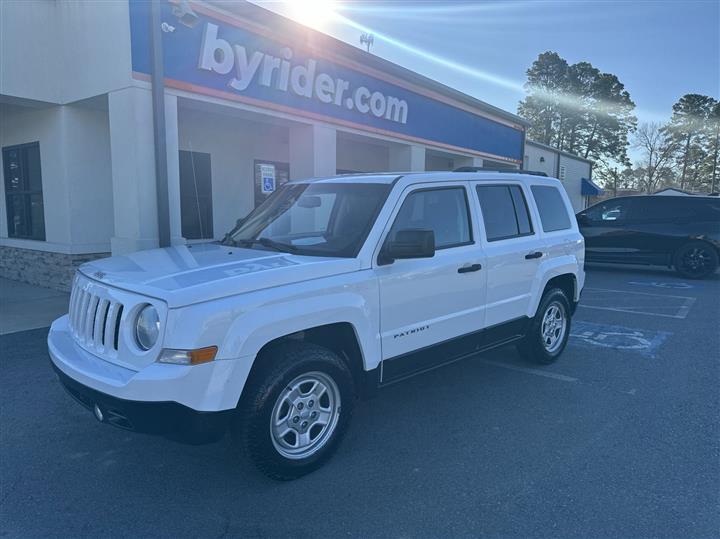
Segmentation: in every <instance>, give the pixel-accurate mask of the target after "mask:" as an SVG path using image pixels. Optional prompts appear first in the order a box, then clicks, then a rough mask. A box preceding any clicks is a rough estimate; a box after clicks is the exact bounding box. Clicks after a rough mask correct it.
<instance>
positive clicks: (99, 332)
mask: <svg viewBox="0 0 720 539" xmlns="http://www.w3.org/2000/svg"><path fill="white" fill-rule="evenodd" d="M109 304H110V301H108V300H106V299H101V300H100V301H99V302H98V306H97V309H96V310H95V327H94V328H93V344H94V345H95V347H96V348H100V347H101V346H102V345H103V338H102V337H103V333H104V332H105V319H106V316H107V309H108V305H109Z"/></svg>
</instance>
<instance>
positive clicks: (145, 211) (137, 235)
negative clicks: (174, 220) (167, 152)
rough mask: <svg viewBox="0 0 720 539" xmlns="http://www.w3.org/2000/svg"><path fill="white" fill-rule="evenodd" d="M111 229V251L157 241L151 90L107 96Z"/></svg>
mask: <svg viewBox="0 0 720 539" xmlns="http://www.w3.org/2000/svg"><path fill="white" fill-rule="evenodd" d="M108 114H109V120H110V156H111V162H112V188H113V215H114V224H115V232H114V235H113V237H112V238H111V239H110V248H111V250H112V254H113V255H119V254H126V253H131V252H133V251H140V250H142V249H152V248H155V247H157V246H158V245H159V238H158V213H157V195H156V191H155V154H154V151H155V144H154V142H153V125H152V121H153V112H152V98H151V94H150V90H146V89H143V88H135V87H130V88H125V89H123V90H118V91H115V92H110V93H109V94H108Z"/></svg>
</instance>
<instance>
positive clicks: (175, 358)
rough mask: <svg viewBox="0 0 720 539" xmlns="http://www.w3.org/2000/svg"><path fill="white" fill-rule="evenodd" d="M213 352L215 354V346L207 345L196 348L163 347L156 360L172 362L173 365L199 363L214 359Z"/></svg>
mask: <svg viewBox="0 0 720 539" xmlns="http://www.w3.org/2000/svg"><path fill="white" fill-rule="evenodd" d="M215 354H217V346H208V347H206V348H198V349H196V350H174V349H172V348H165V349H164V350H163V351H162V352H160V357H159V358H158V362H160V363H172V364H174V365H199V364H201V363H208V362H209V361H212V360H213V359H215Z"/></svg>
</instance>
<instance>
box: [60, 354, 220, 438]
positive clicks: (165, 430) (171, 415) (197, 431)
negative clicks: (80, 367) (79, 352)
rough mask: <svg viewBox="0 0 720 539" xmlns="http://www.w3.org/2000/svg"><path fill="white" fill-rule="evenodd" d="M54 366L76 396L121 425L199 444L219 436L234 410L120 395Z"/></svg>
mask: <svg viewBox="0 0 720 539" xmlns="http://www.w3.org/2000/svg"><path fill="white" fill-rule="evenodd" d="M52 366H53V369H54V370H55V372H56V373H57V375H58V378H59V379H60V383H61V384H62V386H63V387H64V388H65V390H66V391H67V392H68V394H69V395H70V396H71V397H72V398H73V399H75V400H76V401H77V402H78V403H80V404H81V405H82V406H83V407H85V408H87V409H88V410H90V411H92V412H94V414H95V417H96V419H98V420H100V421H102V422H103V423H107V424H109V425H112V426H114V427H118V428H121V429H125V430H131V431H135V432H143V433H147V434H157V435H161V436H165V437H167V438H171V439H173V440H177V441H182V442H186V443H192V444H200V443H206V442H212V441H217V440H219V439H220V438H221V437H222V436H223V434H224V433H225V430H226V429H227V425H228V422H229V420H230V414H231V413H232V410H225V411H221V412H198V411H196V410H193V409H192V408H188V407H187V406H183V405H182V404H178V403H177V402H159V401H152V402H146V401H131V400H125V399H119V398H117V397H113V396H111V395H108V394H106V393H102V392H100V391H97V390H95V389H92V388H89V387H87V386H85V385H83V384H81V383H80V382H78V381H76V380H73V379H72V378H70V377H69V376H68V375H67V374H65V373H64V372H63V371H61V370H60V369H59V368H58V367H57V366H56V365H55V364H54V363H52ZM96 408H97V410H98V411H99V412H100V413H99V414H98V413H97V412H96Z"/></svg>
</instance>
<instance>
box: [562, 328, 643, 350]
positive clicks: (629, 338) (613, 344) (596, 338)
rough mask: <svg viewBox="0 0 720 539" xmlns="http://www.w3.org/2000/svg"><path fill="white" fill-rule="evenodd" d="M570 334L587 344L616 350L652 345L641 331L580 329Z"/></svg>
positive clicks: (635, 348) (641, 348) (640, 348)
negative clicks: (578, 331)
mask: <svg viewBox="0 0 720 539" xmlns="http://www.w3.org/2000/svg"><path fill="white" fill-rule="evenodd" d="M570 336H571V337H575V338H576V339H582V340H583V341H585V342H586V343H588V344H593V345H595V346H602V347H603V348H616V349H618V350H646V349H648V348H650V346H651V345H652V342H650V341H649V340H647V339H646V338H645V337H644V336H643V333H641V332H639V331H630V332H621V331H608V332H599V331H598V332H594V331H582V332H580V333H572V334H571V335H570Z"/></svg>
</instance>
